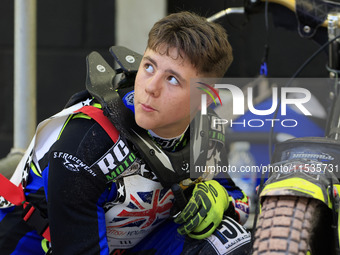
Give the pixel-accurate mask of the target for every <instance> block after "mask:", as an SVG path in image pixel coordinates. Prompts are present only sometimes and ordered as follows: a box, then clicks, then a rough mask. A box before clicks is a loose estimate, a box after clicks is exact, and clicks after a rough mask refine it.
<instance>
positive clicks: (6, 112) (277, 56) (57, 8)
mask: <svg viewBox="0 0 340 255" xmlns="http://www.w3.org/2000/svg"><path fill="white" fill-rule="evenodd" d="M146 1H147V0H146ZM240 5H242V1H240V0H237V1H236V0H228V1H226V0H225V1H222V0H211V1H202V0H196V1H190V0H183V1H180V0H168V2H167V12H168V13H171V12H177V11H181V10H190V11H195V12H197V13H199V14H202V15H204V16H206V17H209V16H211V15H212V14H214V13H216V12H218V11H220V10H222V9H225V8H227V7H231V6H240ZM116 9H117V8H116V3H115V1H114V0H100V1H94V0H73V1H67V0H59V1H52V0H38V1H37V44H38V45H37V46H38V49H37V121H38V122H40V121H42V120H43V119H45V118H47V117H49V116H50V115H52V114H54V113H56V112H58V111H60V110H61V108H62V107H63V106H64V105H65V103H66V102H67V100H68V99H69V97H70V96H71V95H72V94H74V93H75V92H77V91H80V90H83V89H84V87H85V78H86V66H85V58H86V55H87V54H89V53H90V52H91V51H93V50H96V51H98V52H100V53H102V54H103V55H107V56H109V52H108V49H109V47H110V46H111V45H114V44H115V42H116V38H115V15H116V11H117V10H116ZM264 10H265V8H264V4H263V3H262V4H260V5H259V6H257V7H256V8H254V10H251V12H250V13H248V14H239V15H236V14H233V15H230V16H225V17H223V18H221V19H219V20H218V21H217V22H218V23H220V24H222V25H223V26H224V27H225V28H226V29H227V32H228V34H229V38H230V42H231V44H232V46H233V49H234V62H233V64H232V66H231V67H230V69H229V71H228V73H227V76H229V77H256V76H258V75H259V70H260V65H261V61H262V59H263V57H264V53H265V48H264V46H265V45H266V44H268V45H269V52H268V59H267V63H268V75H269V76H271V77H290V76H291V75H293V73H295V71H296V70H297V69H298V68H299V67H300V65H301V64H302V63H303V62H304V61H305V60H306V59H307V58H308V57H309V56H310V55H312V54H313V53H314V52H315V51H316V50H317V49H318V47H319V44H318V43H316V42H315V41H314V40H311V39H304V38H301V37H300V36H299V34H298V33H297V31H296V29H295V28H296V21H295V14H294V13H293V12H292V11H290V10H288V9H286V8H284V7H281V6H277V5H275V4H269V9H268V29H266V24H265V11H264ZM140 21H141V22H142V21H143V17H140ZM126 29H127V30H129V28H128V27H127V28H126ZM321 33H323V31H321ZM13 46H14V1H13V0H2V1H1V3H0V95H1V100H0V107H1V122H0V144H1V146H0V158H2V157H4V156H6V155H7V154H8V153H9V151H10V149H11V147H12V146H13V76H14V74H13V66H14V63H13V58H14V56H13V51H14V50H13ZM141 53H142V52H141ZM326 62H327V58H326V55H325V54H320V55H319V56H318V57H317V58H316V59H315V60H313V61H312V62H311V63H310V65H309V66H308V67H307V68H306V69H305V70H304V71H303V72H302V73H301V76H302V77H326V76H327V71H326V69H325V65H326Z"/></svg>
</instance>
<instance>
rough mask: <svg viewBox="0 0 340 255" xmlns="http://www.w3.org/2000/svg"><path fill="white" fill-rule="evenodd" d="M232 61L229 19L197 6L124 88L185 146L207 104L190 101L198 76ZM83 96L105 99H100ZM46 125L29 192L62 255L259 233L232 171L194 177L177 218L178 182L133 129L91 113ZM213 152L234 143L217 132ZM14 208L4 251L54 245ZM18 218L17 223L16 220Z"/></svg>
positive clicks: (150, 250)
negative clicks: (249, 225) (160, 173)
mask: <svg viewBox="0 0 340 255" xmlns="http://www.w3.org/2000/svg"><path fill="white" fill-rule="evenodd" d="M231 62H232V50H231V46H230V45H229V42H228V40H227V35H226V33H225V31H224V29H223V28H222V27H221V26H220V25H217V24H214V23H209V22H207V21H206V19H205V18H203V17H200V16H198V15H195V14H192V13H189V12H181V13H175V14H171V15H169V16H167V17H165V18H163V19H161V20H160V21H158V22H157V23H156V24H155V25H154V26H153V28H152V29H151V31H150V33H149V40H148V45H147V49H146V51H145V53H144V56H143V58H142V61H141V64H140V67H139V70H138V73H137V76H136V79H135V86H134V90H131V89H130V91H125V92H124V93H123V92H121V93H120V95H121V97H122V100H123V102H124V104H125V105H126V106H129V107H130V108H132V110H133V111H134V113H135V121H136V123H137V125H138V126H139V127H141V128H143V129H144V130H146V131H147V132H148V134H149V136H150V137H151V138H152V139H153V141H154V143H156V144H157V146H159V147H161V148H162V149H163V150H164V151H167V152H169V153H172V152H177V151H181V150H183V148H185V147H186V146H188V144H189V141H190V128H189V125H190V123H191V121H192V119H193V116H195V113H196V112H198V111H199V104H197V105H196V106H194V107H193V106H190V100H189V99H190V87H191V85H190V79H192V78H206V77H208V78H209V77H222V76H223V75H224V73H225V72H226V70H227V69H228V67H229V65H230V63H231ZM196 90H197V89H196ZM191 93H198V90H197V91H191ZM79 104H80V105H81V106H82V105H92V106H93V108H96V107H97V108H100V106H99V105H98V103H97V102H96V101H95V100H92V98H88V99H86V100H84V101H83V102H80V103H78V105H79ZM132 104H133V106H134V107H131V105H132ZM73 107H75V108H77V107H78V106H77V107H76V106H73ZM78 108H79V107H78ZM76 110H77V109H76ZM113 115H114V114H113ZM111 116H112V115H111ZM46 126H47V125H46ZM46 126H45V127H44V128H43V129H42V131H41V132H40V134H45V136H44V137H46V139H38V141H37V142H36V145H35V149H34V150H33V155H32V157H31V158H33V161H32V162H31V163H30V166H31V167H30V170H29V177H28V180H27V185H26V190H25V194H26V198H27V200H28V201H30V202H31V203H32V204H33V205H34V206H35V207H37V208H38V209H40V211H42V212H43V214H44V215H45V216H46V217H47V218H48V221H49V226H50V237H51V246H52V252H53V254H109V253H110V254H247V252H248V251H249V242H250V236H249V233H247V232H246V231H245V229H243V227H242V226H241V225H240V223H244V222H245V220H246V218H247V212H248V206H249V205H248V199H247V196H246V195H245V194H244V193H243V192H242V191H241V190H240V189H239V188H238V187H236V186H235V184H234V183H233V182H232V180H231V179H230V178H229V179H217V180H208V179H207V180H203V181H201V182H197V183H193V184H192V185H191V188H190V189H188V190H190V192H187V193H189V194H187V195H188V199H189V201H188V203H187V204H186V205H185V207H184V208H181V212H179V213H178V214H177V215H176V216H175V217H174V218H175V219H172V218H171V217H170V210H171V208H174V206H173V203H174V196H173V193H172V191H171V189H169V188H165V187H164V186H163V185H162V183H160V181H159V180H158V177H157V176H156V174H155V173H154V171H152V169H151V168H150V166H149V165H148V163H147V162H148V161H147V160H146V159H145V158H143V157H142V156H141V154H140V152H139V151H138V150H136V149H135V147H134V146H133V145H132V143H131V142H130V141H129V139H128V137H124V132H121V134H120V135H117V136H116V137H115V138H114V139H112V137H111V136H110V135H109V133H108V132H107V130H106V129H104V128H103V125H101V124H100V123H99V122H97V121H96V120H94V119H93V118H90V117H89V116H87V115H86V114H84V113H75V114H70V115H68V116H67V118H64V119H61V121H59V127H58V128H55V129H54V130H53V132H44V130H46V129H47V128H48V127H46ZM41 136H43V135H41ZM208 154H209V155H210V157H214V156H215V155H216V154H219V157H220V159H219V160H220V161H222V162H217V163H224V164H225V163H227V161H226V158H227V154H226V150H225V148H224V142H221V141H215V140H213V139H211V140H210V144H209V152H208ZM216 158H218V157H216ZM179 181H180V180H179ZM175 199H176V198H175ZM175 201H176V200H175ZM240 205H242V206H240ZM14 208H15V209H14V211H13V209H11V208H10V209H6V210H7V211H6V212H5V213H3V216H2V217H1V219H2V222H1V224H0V233H1V235H2V236H1V241H0V250H1V251H2V252H4V253H2V254H40V253H41V254H44V252H43V251H42V250H41V248H40V247H41V244H40V243H41V241H42V238H41V237H39V235H37V233H36V232H35V231H34V230H32V229H30V228H29V227H28V226H26V225H25V224H26V223H25V222H23V221H21V220H18V218H15V216H16V215H17V214H18V212H19V211H21V207H19V206H18V207H14ZM239 208H242V209H239ZM17 211H18V212H17ZM14 219H15V220H14ZM13 221H15V222H16V223H15V224H16V227H15V228H13V227H12V228H11V227H9V226H10V224H11V223H13ZM3 226H6V227H3ZM12 226H13V224H12ZM9 229H10V233H9V232H6V234H4V233H5V231H9ZM42 244H43V246H45V247H47V243H46V242H45V241H44V240H43V241H42ZM39 250H40V253H39Z"/></svg>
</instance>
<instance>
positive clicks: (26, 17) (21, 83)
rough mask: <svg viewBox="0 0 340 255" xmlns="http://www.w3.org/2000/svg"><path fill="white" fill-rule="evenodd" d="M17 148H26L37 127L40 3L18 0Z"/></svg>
mask: <svg viewBox="0 0 340 255" xmlns="http://www.w3.org/2000/svg"><path fill="white" fill-rule="evenodd" d="M14 8H15V13H14V15H15V17H14V26H15V28H14V30H15V31H14V148H18V149H26V147H27V146H28V145H29V142H30V140H31V139H32V137H33V135H34V132H35V127H36V119H37V117H36V48H37V46H36V9H37V4H36V0H15V4H14Z"/></svg>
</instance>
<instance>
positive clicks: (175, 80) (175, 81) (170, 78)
mask: <svg viewBox="0 0 340 255" xmlns="http://www.w3.org/2000/svg"><path fill="white" fill-rule="evenodd" d="M168 81H169V82H170V83H171V84H173V85H178V84H179V82H178V80H177V79H176V78H175V77H173V76H169V77H168Z"/></svg>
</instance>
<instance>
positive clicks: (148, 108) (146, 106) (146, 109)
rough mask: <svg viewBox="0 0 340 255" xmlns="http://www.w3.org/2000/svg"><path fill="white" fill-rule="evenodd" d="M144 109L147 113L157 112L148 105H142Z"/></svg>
mask: <svg viewBox="0 0 340 255" xmlns="http://www.w3.org/2000/svg"><path fill="white" fill-rule="evenodd" d="M141 106H142V109H143V110H144V111H146V112H153V111H156V109H154V108H152V107H151V106H150V105H147V104H141Z"/></svg>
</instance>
